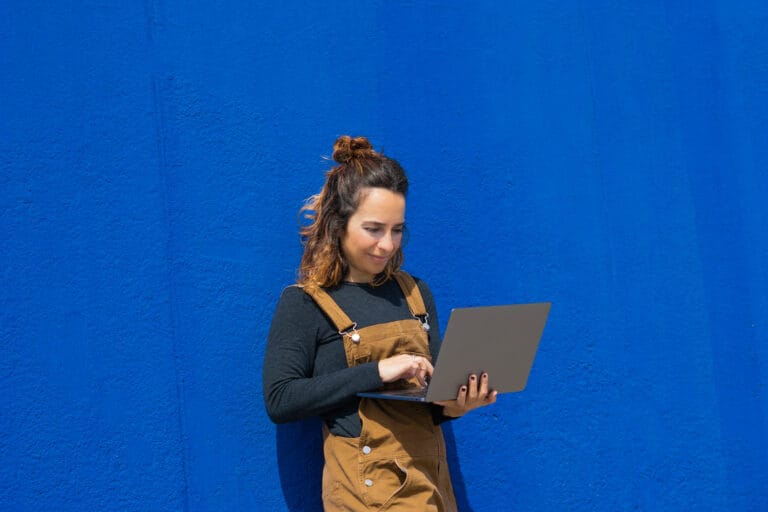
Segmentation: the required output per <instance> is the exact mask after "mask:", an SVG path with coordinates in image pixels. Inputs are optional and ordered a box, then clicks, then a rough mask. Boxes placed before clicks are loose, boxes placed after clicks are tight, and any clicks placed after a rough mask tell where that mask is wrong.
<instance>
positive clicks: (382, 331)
mask: <svg viewBox="0 0 768 512" xmlns="http://www.w3.org/2000/svg"><path fill="white" fill-rule="evenodd" d="M395 279H396V280H397V282H398V284H399V285H400V288H401V289H402V291H403V294H404V295H405V298H406V301H407V303H408V308H409V309H410V311H411V314H412V315H413V318H411V319H407V320H398V321H395V322H388V323H384V324H378V325H372V326H369V327H365V328H362V329H359V330H357V328H356V324H355V323H354V322H353V321H352V320H350V318H349V317H348V316H347V315H346V314H345V313H344V311H342V310H341V308H340V307H339V306H338V304H336V302H334V300H333V299H332V298H331V297H330V296H329V295H328V294H327V293H326V292H325V291H323V290H322V289H315V290H312V291H307V292H308V293H309V294H310V295H311V296H312V298H313V299H314V300H315V302H316V303H317V304H318V306H319V307H320V308H321V309H322V310H323V311H324V312H325V314H326V315H327V316H328V317H329V318H330V319H331V321H332V322H333V323H334V324H335V326H336V328H337V329H338V330H339V333H340V334H342V336H343V340H344V351H345V353H346V357H347V364H348V365H349V366H350V367H352V366H355V365H358V364H362V363H366V362H369V361H379V360H381V359H385V358H387V357H390V356H394V355H397V354H414V355H419V356H422V357H426V358H428V359H430V360H431V356H430V353H429V338H428V336H427V333H426V331H425V327H424V326H423V325H422V321H421V320H419V319H418V317H421V318H424V319H425V321H424V323H426V317H427V311H426V308H425V307H424V301H423V299H422V297H421V293H420V292H419V289H418V287H417V285H416V283H415V281H414V280H413V278H412V277H411V276H409V275H408V274H406V273H404V272H399V273H397V274H395ZM414 385H418V384H416V383H415V381H413V380H412V381H409V382H408V383H407V384H406V386H414ZM390 387H398V388H402V387H403V381H401V382H399V383H393V384H392V385H390ZM358 413H359V415H360V418H361V420H362V431H361V433H360V437H357V438H346V437H341V436H336V435H333V434H331V433H330V432H329V431H328V429H327V427H324V428H323V452H324V455H325V467H324V468H323V484H322V489H323V491H322V493H323V496H322V498H323V507H324V508H325V510H329V511H336V510H346V511H369V510H389V511H393V512H395V511H409V512H410V511H419V512H421V511H455V510H456V502H455V498H454V495H453V487H452V486H451V478H450V474H449V473H448V463H447V460H446V455H445V441H444V439H443V432H442V430H441V429H440V426H439V425H435V424H434V423H433V420H432V413H431V410H430V407H429V406H428V405H427V404H424V403H418V402H404V401H400V400H376V399H369V398H363V399H361V400H360V406H359V409H358Z"/></svg>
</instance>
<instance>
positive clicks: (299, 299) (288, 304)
mask: <svg viewBox="0 0 768 512" xmlns="http://www.w3.org/2000/svg"><path fill="white" fill-rule="evenodd" d="M314 303H315V302H314V300H312V297H310V296H309V294H308V293H307V292H305V291H304V288H303V287H301V286H299V285H297V284H292V285H289V286H286V287H285V288H283V291H282V292H281V293H280V300H279V301H278V303H277V304H278V307H283V308H289V309H304V308H311V307H312V306H313V305H314Z"/></svg>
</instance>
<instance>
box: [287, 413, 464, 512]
mask: <svg viewBox="0 0 768 512" xmlns="http://www.w3.org/2000/svg"><path fill="white" fill-rule="evenodd" d="M322 428H323V427H322V422H321V421H320V420H319V419H317V418H314V419H311V420H306V421H297V422H293V423H286V424H281V425H277V465H278V470H279V473H280V486H281V487H282V489H283V497H284V498H285V504H286V506H287V507H288V510H290V511H291V512H307V511H321V510H323V502H322V499H321V497H320V493H321V490H322V489H321V481H322V474H323V433H322ZM443 433H444V435H445V444H446V450H447V451H448V465H449V466H450V470H451V479H452V481H453V490H454V492H455V493H456V503H457V504H458V507H459V510H461V511H462V512H472V507H470V505H469V503H468V501H467V491H466V488H465V487H464V478H463V476H462V474H461V468H460V467H459V460H458V457H457V454H456V439H455V437H454V435H453V427H452V426H451V424H450V423H448V424H445V425H443Z"/></svg>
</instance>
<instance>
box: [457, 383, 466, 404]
mask: <svg viewBox="0 0 768 512" xmlns="http://www.w3.org/2000/svg"><path fill="white" fill-rule="evenodd" d="M466 403H467V386H461V387H460V388H459V394H458V395H456V405H457V406H459V407H464V404H466Z"/></svg>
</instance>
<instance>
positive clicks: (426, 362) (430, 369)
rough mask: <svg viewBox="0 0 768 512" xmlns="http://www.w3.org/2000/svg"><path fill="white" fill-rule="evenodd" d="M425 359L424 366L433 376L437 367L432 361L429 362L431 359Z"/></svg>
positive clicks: (428, 373)
mask: <svg viewBox="0 0 768 512" xmlns="http://www.w3.org/2000/svg"><path fill="white" fill-rule="evenodd" d="M423 359H424V367H425V368H426V370H427V375H429V376H430V377H431V376H432V373H433V372H434V371H435V367H434V366H432V363H430V362H429V359H427V358H423Z"/></svg>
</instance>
